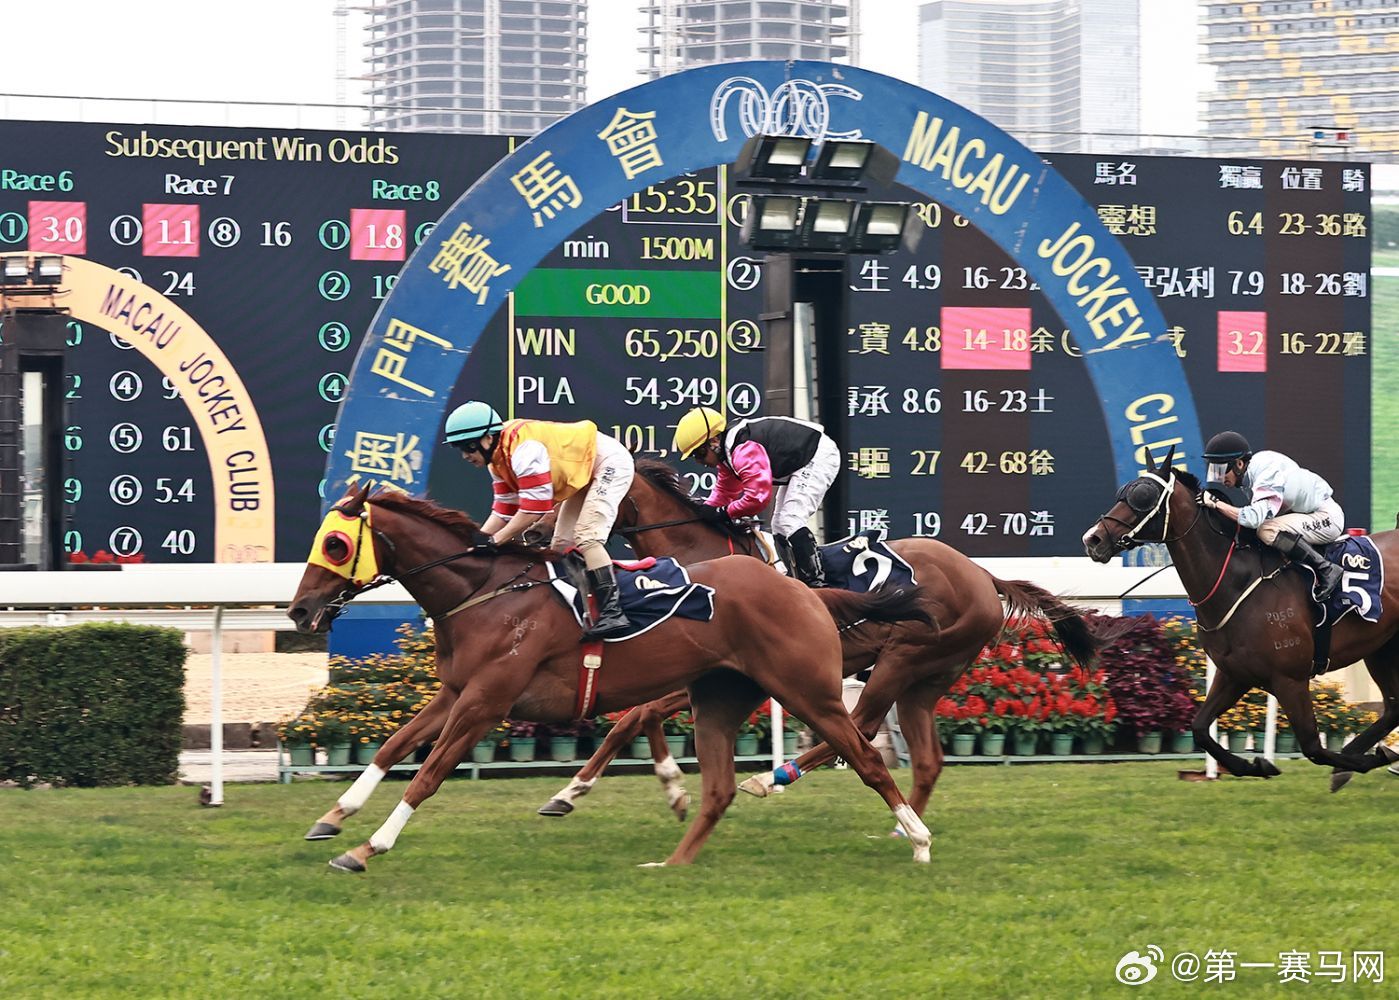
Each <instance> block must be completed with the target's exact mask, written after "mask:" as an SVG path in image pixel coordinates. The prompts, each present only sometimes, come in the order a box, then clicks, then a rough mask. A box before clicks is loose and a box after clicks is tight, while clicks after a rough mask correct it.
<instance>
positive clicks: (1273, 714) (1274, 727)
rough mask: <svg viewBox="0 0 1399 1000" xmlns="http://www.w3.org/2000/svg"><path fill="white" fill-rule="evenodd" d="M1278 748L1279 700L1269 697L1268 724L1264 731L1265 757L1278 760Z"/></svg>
mask: <svg viewBox="0 0 1399 1000" xmlns="http://www.w3.org/2000/svg"><path fill="white" fill-rule="evenodd" d="M1277 746H1278V700H1277V699H1276V698H1274V697H1273V696H1272V695H1268V723H1267V726H1266V728H1265V729H1264V730H1263V756H1264V757H1267V758H1268V759H1269V760H1277V756H1278V755H1277Z"/></svg>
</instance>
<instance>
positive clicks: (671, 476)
mask: <svg viewBox="0 0 1399 1000" xmlns="http://www.w3.org/2000/svg"><path fill="white" fill-rule="evenodd" d="M636 471H637V473H638V474H639V475H641V476H642V477H643V478H645V480H646V481H647V482H648V483H650V484H651V485H652V486H654V487H656V489H658V490H660V491H661V492H662V493H664V494H665V495H666V496H668V497H670V498H671V499H672V500H674V501H675V502H676V503H678V504H680V505H681V506H683V507H684V508H685V509H686V510H689V511H692V512H693V513H694V514H695V516H696V517H698V516H700V515H703V514H704V513H705V508H706V506H707V505H706V504H704V503H703V502H701V501H699V500H696V499H695V498H694V497H692V496H691V495H690V491H689V490H687V489H685V487H684V486H683V485H682V484H681V482H680V472H679V470H677V469H676V468H674V467H673V466H671V465H668V464H666V463H665V462H662V461H660V460H659V459H655V458H638V459H637V460H636ZM709 523H710V524H711V525H713V526H714V527H715V528H717V529H719V531H720V532H722V533H724V534H726V535H728V536H729V537H730V538H737V539H743V538H747V537H748V532H747V531H746V530H744V529H743V528H739V527H736V526H734V525H732V524H724V523H722V522H719V521H710V522H709Z"/></svg>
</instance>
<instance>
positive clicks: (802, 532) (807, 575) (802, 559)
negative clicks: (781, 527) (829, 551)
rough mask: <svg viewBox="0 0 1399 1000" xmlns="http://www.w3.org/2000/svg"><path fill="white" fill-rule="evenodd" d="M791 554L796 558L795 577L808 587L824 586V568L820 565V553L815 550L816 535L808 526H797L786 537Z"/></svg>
mask: <svg viewBox="0 0 1399 1000" xmlns="http://www.w3.org/2000/svg"><path fill="white" fill-rule="evenodd" d="M788 541H789V542H790V543H791V545H792V554H793V555H794V556H796V560H797V566H796V570H797V577H798V578H799V579H800V580H801V581H802V583H804V584H806V585H807V586H808V587H813V588H815V587H824V586H825V585H826V570H825V567H823V566H822V565H821V554H820V553H819V552H817V551H816V536H815V535H813V534H812V533H811V529H810V528H798V529H797V530H796V531H794V532H792V537H791V538H789V539H788Z"/></svg>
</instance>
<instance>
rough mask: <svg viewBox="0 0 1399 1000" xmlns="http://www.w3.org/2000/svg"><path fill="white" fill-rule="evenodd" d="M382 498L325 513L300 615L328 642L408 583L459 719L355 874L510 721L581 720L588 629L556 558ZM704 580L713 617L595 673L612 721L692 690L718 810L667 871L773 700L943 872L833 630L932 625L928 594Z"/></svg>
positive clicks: (699, 573) (611, 655) (667, 631)
mask: <svg viewBox="0 0 1399 1000" xmlns="http://www.w3.org/2000/svg"><path fill="white" fill-rule="evenodd" d="M367 494H368V487H365V488H363V489H360V490H355V489H353V488H352V489H351V490H350V492H349V493H347V494H346V495H345V497H344V498H343V499H342V500H341V501H340V502H339V503H338V504H336V505H335V507H334V508H333V509H332V510H331V512H330V513H329V514H327V515H326V518H325V520H324V522H323V524H322V526H321V529H320V531H319V532H318V533H317V536H316V544H315V545H314V546H313V548H312V552H311V556H310V557H309V558H308V560H307V567H306V571H305V573H304V574H303V575H302V578H301V584H300V586H299V587H298V588H297V592H296V596H295V598H294V599H293V601H292V603H291V607H290V608H289V609H288V611H287V614H288V616H289V617H290V618H291V619H292V621H294V622H295V623H296V625H297V628H298V629H299V630H301V631H303V632H312V631H324V630H325V629H327V628H328V627H329V625H330V622H331V620H332V619H333V618H334V617H335V615H336V614H338V613H339V611H340V610H341V608H343V607H344V605H345V604H346V603H347V602H348V601H350V600H351V599H352V598H354V596H355V595H356V594H358V593H360V592H362V591H363V590H365V589H367V588H368V587H370V586H371V585H373V584H375V583H376V582H383V581H385V580H387V579H394V578H396V579H398V580H399V581H400V583H402V585H403V586H404V588H405V589H406V590H407V591H408V592H409V594H411V595H412V596H413V598H414V600H416V601H417V602H418V603H419V604H420V605H421V606H422V608H423V610H424V611H425V612H427V613H428V614H429V615H430V616H431V617H432V618H433V620H434V623H435V625H436V631H437V635H438V647H437V651H438V659H437V674H438V678H439V680H441V682H442V692H441V693H439V695H438V696H437V698H436V699H434V700H435V701H441V700H443V699H444V697H445V698H446V699H447V700H449V702H450V707H449V709H448V710H447V713H446V720H445V722H444V723H443V725H442V726H441V735H440V737H439V739H438V740H437V744H436V746H434V748H433V750H432V753H431V755H430V756H429V757H428V759H427V761H426V762H425V763H424V764H423V766H422V768H421V769H420V770H419V771H418V773H417V774H416V775H415V776H414V777H413V779H412V781H411V782H409V784H408V787H407V790H406V791H405V792H404V795H403V799H402V801H401V802H400V803H399V804H398V806H397V807H396V808H395V809H394V810H393V812H392V814H391V815H390V816H389V818H388V820H386V821H385V823H384V824H383V825H382V826H381V827H380V828H379V829H378V831H376V832H375V833H374V835H373V836H371V837H370V838H369V840H368V841H366V842H365V843H363V844H361V845H359V846H357V847H355V848H352V849H351V850H349V851H347V852H345V853H344V854H342V855H340V856H339V857H337V858H335V859H334V860H332V861H331V865H332V867H334V868H337V869H339V870H342V871H355V872H359V871H364V870H365V867H366V864H367V862H368V861H369V859H370V858H371V857H373V856H374V855H376V854H383V853H385V852H387V851H388V850H390V849H391V848H392V847H393V846H394V843H395V841H396V840H397V838H398V835H399V833H400V832H401V831H402V829H403V827H404V825H405V824H406V823H407V821H408V819H409V817H411V816H412V814H413V812H414V811H415V810H416V809H417V808H419V807H420V806H421V805H422V803H423V802H424V800H426V799H427V798H429V797H430V796H431V795H432V794H433V793H434V792H436V791H437V789H438V787H439V786H440V785H441V784H442V781H443V780H444V779H445V778H446V777H447V775H448V774H450V773H451V772H452V770H453V769H454V768H455V767H456V765H457V764H458V763H459V762H460V761H461V760H462V758H463V757H465V756H466V754H467V752H468V751H469V750H470V749H471V747H472V746H473V745H474V744H475V743H476V741H477V740H479V739H480V738H481V737H482V736H484V735H485V734H486V733H487V732H488V731H489V730H490V729H491V727H493V726H494V725H495V724H496V723H497V722H499V720H500V719H501V718H503V717H505V716H511V717H514V718H518V719H533V720H537V721H541V722H556V721H560V720H564V719H569V718H572V717H574V715H575V714H576V710H575V706H576V705H577V704H579V697H578V695H579V685H580V674H581V673H582V671H581V669H580V668H581V666H582V660H583V656H582V647H581V646H580V644H579V634H580V629H579V626H578V624H577V622H576V621H575V619H574V617H573V614H572V612H571V611H570V610H569V609H567V608H566V607H564V605H563V603H562V601H561V600H560V599H559V598H558V596H557V595H556V594H554V593H551V590H552V587H551V586H550V583H549V580H548V578H547V576H546V568H545V566H544V564H545V563H547V562H549V561H551V560H553V559H555V558H557V557H556V555H555V554H554V553H551V552H548V551H544V550H539V549H533V548H529V547H527V546H522V545H513V544H512V545H503V546H499V547H497V546H495V545H493V544H491V543H490V541H489V539H488V538H487V536H485V535H483V534H482V533H481V532H480V530H479V528H478V526H477V525H476V524H475V523H474V522H473V521H472V520H471V519H470V518H468V517H467V516H466V515H465V514H462V513H459V512H457V511H450V510H447V509H445V508H442V507H439V506H437V505H436V504H433V503H431V502H429V501H426V500H415V499H412V498H409V497H407V496H405V495H402V494H398V493H381V494H379V495H377V496H375V497H374V498H373V499H369V498H368V495H367ZM690 574H691V578H692V579H693V580H694V581H695V582H697V583H701V584H705V585H708V586H710V587H712V588H713V589H714V591H715V594H714V616H713V618H712V620H710V621H693V620H689V619H682V618H671V619H668V620H666V621H665V622H663V623H661V624H659V625H657V626H655V627H653V628H652V629H650V630H649V631H647V632H644V633H642V634H641V635H638V636H635V637H633V638H630V639H627V640H626V641H624V642H610V643H607V644H606V647H605V652H604V654H603V665H602V668H601V670H600V671H598V673H597V675H596V676H597V682H596V685H597V686H596V707H597V710H599V711H607V710H609V709H618V708H625V707H627V706H630V705H635V704H637V703H639V702H642V701H646V700H648V699H651V698H655V697H657V696H659V695H661V694H664V693H666V692H669V691H673V690H675V689H676V688H678V687H681V686H686V687H688V689H689V692H690V699H691V703H692V704H693V705H694V708H695V739H696V745H697V748H698V753H699V757H700V760H701V763H702V766H703V768H704V778H703V806H702V808H701V810H700V815H699V816H698V817H697V818H696V819H695V821H694V822H693V823H692V824H691V825H690V828H689V829H688V830H687V831H686V833H685V836H684V837H683V838H682V839H681V841H680V843H679V845H678V846H677V847H676V848H675V850H674V852H673V853H672V854H671V855H670V857H669V858H667V859H666V861H665V862H664V863H665V864H672V865H675V864H688V863H689V862H691V861H693V860H694V858H695V855H696V854H698V852H699V850H700V848H701V847H702V846H703V844H704V842H705V840H707V839H708V837H709V835H710V833H711V831H712V830H713V828H714V825H715V824H716V823H717V822H718V821H719V819H720V817H721V816H722V815H723V813H724V811H725V810H726V809H727V808H728V806H729V803H730V802H731V801H732V800H733V797H734V794H735V793H734V784H733V781H734V777H733V772H734V769H733V743H734V737H735V735H736V734H737V731H738V727H739V725H740V723H741V722H742V720H743V719H745V718H747V717H748V714H749V713H750V712H752V711H753V709H754V708H755V707H756V706H757V705H758V704H759V703H760V702H761V701H762V700H763V697H764V696H765V692H769V693H771V694H772V695H773V696H774V697H777V698H780V699H782V701H783V702H784V703H787V704H791V705H792V706H793V708H794V710H795V711H797V712H799V713H800V714H801V716H802V717H803V718H804V719H806V720H807V721H808V722H809V723H810V724H811V726H812V727H813V728H814V729H815V730H816V731H817V732H819V733H820V734H821V736H822V737H823V738H824V739H828V740H830V741H831V742H832V743H833V744H834V745H835V746H837V747H839V749H840V753H841V755H842V756H844V757H845V758H846V759H847V760H848V761H850V763H851V765H852V766H853V767H854V768H855V769H856V771H857V772H858V773H859V775H860V777H861V778H862V779H863V780H864V781H865V783H866V784H868V785H869V786H870V787H871V788H873V789H874V790H875V791H876V792H878V794H879V795H880V796H881V797H882V798H883V799H884V801H885V802H886V803H887V804H888V806H889V808H890V810H891V811H892V812H893V813H894V816H895V818H896V819H897V820H898V822H899V824H900V825H901V826H902V827H903V829H904V830H905V832H906V833H907V834H908V836H909V839H910V840H911V841H912V843H913V847H914V860H915V861H922V862H926V861H928V860H929V856H930V854H929V846H930V837H929V834H928V830H927V827H925V826H924V825H923V822H922V820H920V819H919V818H918V815H917V814H916V813H915V812H914V811H913V810H912V809H911V808H909V805H908V803H907V802H905V801H904V798H903V796H902V795H901V794H900V793H899V790H898V788H897V786H896V785H895V784H894V782H893V779H891V778H890V777H889V772H888V771H887V770H886V769H885V767H884V762H883V760H882V759H881V758H880V756H879V754H878V752H877V751H875V750H874V748H873V747H871V746H870V745H869V741H868V740H866V739H865V738H864V737H863V736H861V735H860V733H859V731H858V730H857V729H856V728H855V726H854V724H853V723H852V722H851V721H850V717H849V716H848V715H846V713H845V708H844V706H843V705H842V704H841V698H840V679H841V655H840V640H839V639H838V638H837V635H836V627H835V624H834V622H833V618H835V617H839V618H847V619H850V620H855V619H865V620H867V621H866V623H865V624H856V625H853V626H851V628H852V630H868V629H872V628H875V627H877V626H876V625H875V624H874V623H875V622H877V621H879V620H881V619H893V620H901V619H903V618H907V617H909V616H921V615H922V612H921V610H920V609H919V606H918V603H919V602H918V595H917V594H916V592H913V593H906V594H905V593H896V594H879V595H854V594H848V593H840V592H835V593H830V594H822V595H818V594H816V593H815V592H813V591H811V590H809V589H808V588H806V587H805V586H803V585H802V584H800V583H797V582H795V581H793V580H788V579H786V578H783V577H781V576H778V575H777V574H775V573H773V572H771V571H770V570H768V569H767V568H766V567H764V566H762V565H760V564H759V563H757V562H755V561H754V560H752V559H745V558H736V557H735V558H727V559H717V560H713V561H710V562H705V563H699V564H697V565H695V566H692V567H690ZM775 607H780V608H781V609H782V614H781V615H780V617H779V616H774V615H772V614H769V613H768V610H769V609H772V608H775ZM366 773H369V772H366ZM378 777H382V772H380V774H379V776H378ZM377 780H378V778H377V777H370V778H369V779H367V780H366V778H365V775H361V781H358V782H356V788H359V789H360V790H361V791H362V793H363V795H365V796H367V794H368V790H369V789H370V788H372V786H373V784H374V783H376V782H377ZM362 782H363V785H362V784H361V783H362ZM366 786H367V787H366ZM352 791H354V789H352ZM344 805H345V799H344V798H342V800H341V806H342V808H343V807H344ZM350 811H353V809H351V810H350Z"/></svg>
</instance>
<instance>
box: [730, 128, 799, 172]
mask: <svg viewBox="0 0 1399 1000" xmlns="http://www.w3.org/2000/svg"><path fill="white" fill-rule="evenodd" d="M810 151H811V140H810V139H808V138H807V137H805V136H799V135H755V136H753V138H751V139H749V140H748V141H747V142H745V143H744V144H743V148H742V149H741V150H739V153H738V159H737V160H735V161H734V169H735V171H736V172H737V174H738V176H740V177H761V178H767V179H770V180H789V179H791V178H793V177H800V176H801V172H802V168H803V167H805V166H806V158H807V154H808V153H809V152H810Z"/></svg>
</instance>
